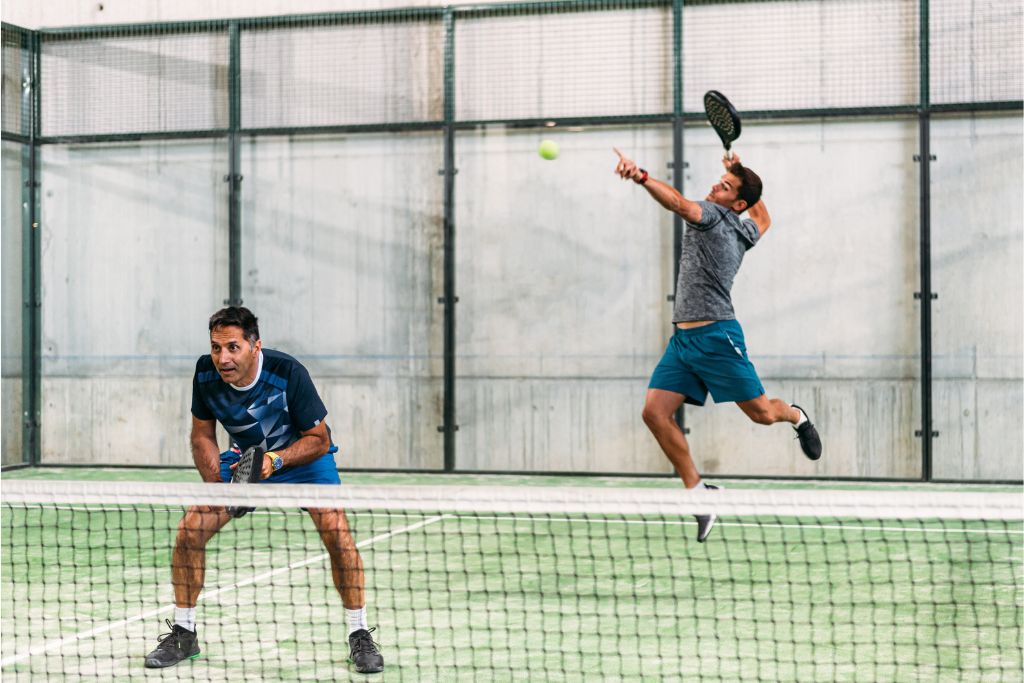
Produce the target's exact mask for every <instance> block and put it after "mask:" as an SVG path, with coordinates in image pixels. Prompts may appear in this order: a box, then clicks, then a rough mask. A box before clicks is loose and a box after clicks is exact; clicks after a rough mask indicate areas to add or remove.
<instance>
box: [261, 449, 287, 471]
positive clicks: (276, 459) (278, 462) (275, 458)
mask: <svg viewBox="0 0 1024 683" xmlns="http://www.w3.org/2000/svg"><path fill="white" fill-rule="evenodd" d="M264 455H266V456H267V457H268V458H270V464H271V465H273V467H274V472H277V471H278V470H279V469H281V468H282V467H284V460H282V459H281V456H280V455H278V454H277V453H275V452H274V451H267V452H266V453H264Z"/></svg>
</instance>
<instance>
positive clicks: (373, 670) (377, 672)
mask: <svg viewBox="0 0 1024 683" xmlns="http://www.w3.org/2000/svg"><path fill="white" fill-rule="evenodd" d="M346 661H347V662H348V663H349V664H351V665H352V666H355V665H356V663H355V662H353V661H352V659H351V658H349V659H347V660H346ZM383 670H384V667H383V666H381V667H380V668H379V669H369V670H367V671H360V670H359V667H358V666H356V673H360V674H379V673H380V672H381V671H383Z"/></svg>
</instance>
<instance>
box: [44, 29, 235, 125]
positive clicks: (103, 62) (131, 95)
mask: <svg viewBox="0 0 1024 683" xmlns="http://www.w3.org/2000/svg"><path fill="white" fill-rule="evenodd" d="M41 68H42V72H43V76H42V81H43V85H42V104H41V109H42V122H41V123H42V134H43V135H44V136H66V135H103V134H126V133H157V132H182V131H201V130H208V129H218V128H220V129H226V128H227V126H228V35H227V33H226V32H217V31H205V30H203V31H197V30H186V31H182V32H169V31H160V32H152V31H145V30H141V29H134V28H131V27H128V28H124V29H119V30H117V31H111V32H109V33H104V34H100V35H99V36H97V35H94V34H90V33H72V34H58V35H51V34H46V33H44V34H43V44H42V67H41Z"/></svg>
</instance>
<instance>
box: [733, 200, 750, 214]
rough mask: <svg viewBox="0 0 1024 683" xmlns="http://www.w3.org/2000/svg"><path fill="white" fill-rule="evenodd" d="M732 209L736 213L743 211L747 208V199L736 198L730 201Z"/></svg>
mask: <svg viewBox="0 0 1024 683" xmlns="http://www.w3.org/2000/svg"><path fill="white" fill-rule="evenodd" d="M732 210H733V211H735V212H736V213H743V212H744V211H746V210H747V200H746V199H737V200H736V201H734V202H733V203H732Z"/></svg>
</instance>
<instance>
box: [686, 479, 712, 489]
mask: <svg viewBox="0 0 1024 683" xmlns="http://www.w3.org/2000/svg"><path fill="white" fill-rule="evenodd" d="M707 487H708V485H707V484H705V483H704V480H703V479H698V480H697V483H696V484H694V485H693V486H691V487H690V490H691V491H692V490H694V489H699V488H707Z"/></svg>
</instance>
